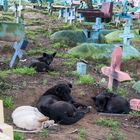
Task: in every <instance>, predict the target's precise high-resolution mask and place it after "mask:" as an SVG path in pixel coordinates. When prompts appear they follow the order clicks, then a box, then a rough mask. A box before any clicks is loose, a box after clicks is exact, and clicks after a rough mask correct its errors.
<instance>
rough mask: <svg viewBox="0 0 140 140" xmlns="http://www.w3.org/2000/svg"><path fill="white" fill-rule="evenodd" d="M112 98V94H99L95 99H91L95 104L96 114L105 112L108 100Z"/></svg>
mask: <svg viewBox="0 0 140 140" xmlns="http://www.w3.org/2000/svg"><path fill="white" fill-rule="evenodd" d="M112 96H114V94H113V93H106V92H104V93H100V94H98V95H97V96H95V97H92V99H93V101H94V102H95V106H96V110H97V111H98V112H104V111H105V107H106V105H107V103H108V101H109V100H110V98H111V97H112Z"/></svg>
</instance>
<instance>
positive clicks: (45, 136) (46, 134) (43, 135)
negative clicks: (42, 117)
mask: <svg viewBox="0 0 140 140" xmlns="http://www.w3.org/2000/svg"><path fill="white" fill-rule="evenodd" d="M39 135H40V137H42V138H47V137H48V135H49V133H48V129H43V130H42V131H41V132H40V134H39Z"/></svg>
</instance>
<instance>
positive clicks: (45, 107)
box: [37, 83, 89, 125]
mask: <svg viewBox="0 0 140 140" xmlns="http://www.w3.org/2000/svg"><path fill="white" fill-rule="evenodd" d="M71 88H72V85H71V84H70V83H60V84H57V85H55V86H54V87H52V88H50V89H49V90H47V91H46V92H45V93H44V94H43V95H42V96H41V97H40V99H39V101H38V103H37V108H38V110H39V111H40V112H41V113H42V114H44V115H45V116H48V117H49V118H50V119H51V120H54V121H55V122H56V123H60V124H65V125H69V124H73V123H75V122H77V121H78V120H80V119H81V118H83V117H84V115H85V114H86V113H88V112H89V108H88V107H87V106H85V105H82V104H79V103H76V102H75V101H74V99H73V98H72V96H71V95H70V93H71Z"/></svg>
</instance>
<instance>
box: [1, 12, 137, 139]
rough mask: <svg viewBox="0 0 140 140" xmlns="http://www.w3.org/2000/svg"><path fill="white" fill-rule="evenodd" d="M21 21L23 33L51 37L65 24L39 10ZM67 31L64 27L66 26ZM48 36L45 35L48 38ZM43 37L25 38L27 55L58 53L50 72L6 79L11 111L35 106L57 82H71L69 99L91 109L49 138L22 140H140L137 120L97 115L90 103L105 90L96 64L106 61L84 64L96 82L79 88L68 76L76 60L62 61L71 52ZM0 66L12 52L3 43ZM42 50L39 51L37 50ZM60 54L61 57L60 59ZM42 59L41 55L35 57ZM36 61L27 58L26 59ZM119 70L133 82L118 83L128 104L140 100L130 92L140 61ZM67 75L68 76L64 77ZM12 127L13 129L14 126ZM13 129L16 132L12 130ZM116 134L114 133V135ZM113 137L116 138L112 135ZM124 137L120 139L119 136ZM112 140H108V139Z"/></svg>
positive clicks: (7, 115) (8, 117) (7, 112)
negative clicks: (107, 122)
mask: <svg viewBox="0 0 140 140" xmlns="http://www.w3.org/2000/svg"><path fill="white" fill-rule="evenodd" d="M24 13H25V14H24V20H25V25H26V32H27V31H33V32H35V31H36V30H37V29H38V28H42V29H43V30H44V32H46V33H51V32H53V31H55V30H59V29H63V27H64V23H62V22H61V21H59V20H58V19H57V17H56V16H54V15H53V16H50V15H48V14H47V13H43V12H41V11H38V10H32V11H31V10H30V11H25V12H24ZM65 27H66V25H65ZM47 35H48V34H47ZM47 35H46V36H44V34H42V33H40V34H39V33H38V34H35V36H34V38H33V39H31V38H30V37H29V38H28V35H27V38H28V40H29V44H28V47H27V52H28V51H29V50H31V49H32V50H37V49H38V48H39V45H40V44H41V45H40V47H43V50H45V51H46V52H54V51H57V56H56V57H55V59H54V61H53V63H52V64H51V68H52V72H50V73H47V72H46V73H38V74H36V75H35V76H26V75H11V76H9V77H7V78H5V81H6V82H8V83H10V84H11V85H12V86H13V88H12V89H11V90H10V91H8V90H7V93H6V94H8V96H12V97H13V100H14V104H15V106H14V108H16V107H18V106H22V105H32V106H35V104H36V101H37V100H38V99H39V97H40V95H42V94H43V93H44V92H45V91H46V90H47V89H48V88H50V87H52V86H53V85H55V84H56V83H57V82H59V81H60V80H67V81H70V82H72V84H73V88H72V95H73V96H74V98H75V99H76V100H77V101H79V102H81V103H84V104H86V105H89V106H92V109H91V112H90V113H88V114H87V115H85V117H84V118H83V119H81V120H80V121H79V122H77V123H75V124H73V125H68V126H65V125H58V127H57V128H56V129H52V130H48V137H43V136H41V135H40V133H37V134H24V139H25V140H106V139H107V137H108V136H109V135H112V136H113V138H112V139H113V140H123V139H124V140H139V139H140V116H139V117H136V116H130V115H122V116H106V115H102V114H99V113H97V112H96V109H95V105H94V103H93V102H92V100H91V97H92V96H95V95H97V94H99V93H100V92H102V91H105V90H106V87H107V85H102V84H99V83H100V81H101V79H102V78H105V79H106V80H108V79H107V77H105V76H104V75H102V74H101V72H100V68H99V67H97V66H98V65H99V64H105V65H109V64H110V62H109V61H106V60H87V61H88V67H87V73H88V74H90V75H91V76H93V77H94V78H95V83H93V84H91V85H78V84H77V82H76V81H77V80H78V78H77V77H75V76H72V75H70V74H68V72H72V71H75V70H76V63H77V62H78V61H79V60H78V59H73V58H72V59H71V58H65V57H62V56H64V55H65V54H66V53H67V50H68V49H69V48H70V46H69V48H60V49H55V48H54V47H53V43H52V42H51V41H50V39H49V37H48V36H47ZM0 46H1V47H0V54H1V62H3V60H7V59H8V60H9V58H10V57H11V54H12V52H13V49H11V43H7V42H2V43H1V45H0ZM40 49H41V48H40ZM60 54H61V55H60ZM37 55H41V54H37ZM33 57H36V56H35V55H34V56H28V58H29V59H31V58H33ZM65 62H74V64H73V65H72V66H68V65H66V64H65ZM1 65H2V66H1V70H4V69H7V64H4V63H1ZM122 70H123V71H127V72H128V73H129V74H130V75H131V77H132V78H133V80H132V81H130V82H124V83H120V84H119V87H121V88H123V89H125V91H126V98H127V99H128V100H130V99H132V98H139V99H140V95H139V94H138V93H136V91H134V90H133V89H132V84H133V81H137V80H139V79H140V60H138V59H132V60H129V61H125V62H123V64H122ZM66 73H67V74H66ZM4 111H5V112H4V114H5V121H6V122H7V123H9V124H12V125H13V123H12V119H11V113H12V111H13V109H7V108H5V110H4ZM100 118H106V119H110V118H112V119H114V120H117V121H118V122H119V125H118V128H117V129H115V130H113V129H112V128H110V127H107V126H99V125H97V120H98V119H100ZM13 126H14V125H13ZM14 128H16V127H15V126H14ZM81 129H84V130H85V133H86V136H85V137H83V138H82V137H80V130H81ZM115 132H116V133H115ZM115 134H116V135H115ZM121 134H123V136H122V137H121V136H120V135H121ZM107 140H111V139H109V138H108V139H107Z"/></svg>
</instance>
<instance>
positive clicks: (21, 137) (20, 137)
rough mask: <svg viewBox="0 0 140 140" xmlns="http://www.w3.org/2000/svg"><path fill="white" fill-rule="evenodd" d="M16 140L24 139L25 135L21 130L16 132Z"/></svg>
mask: <svg viewBox="0 0 140 140" xmlns="http://www.w3.org/2000/svg"><path fill="white" fill-rule="evenodd" d="M14 140H24V135H23V134H22V133H20V132H14Z"/></svg>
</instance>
